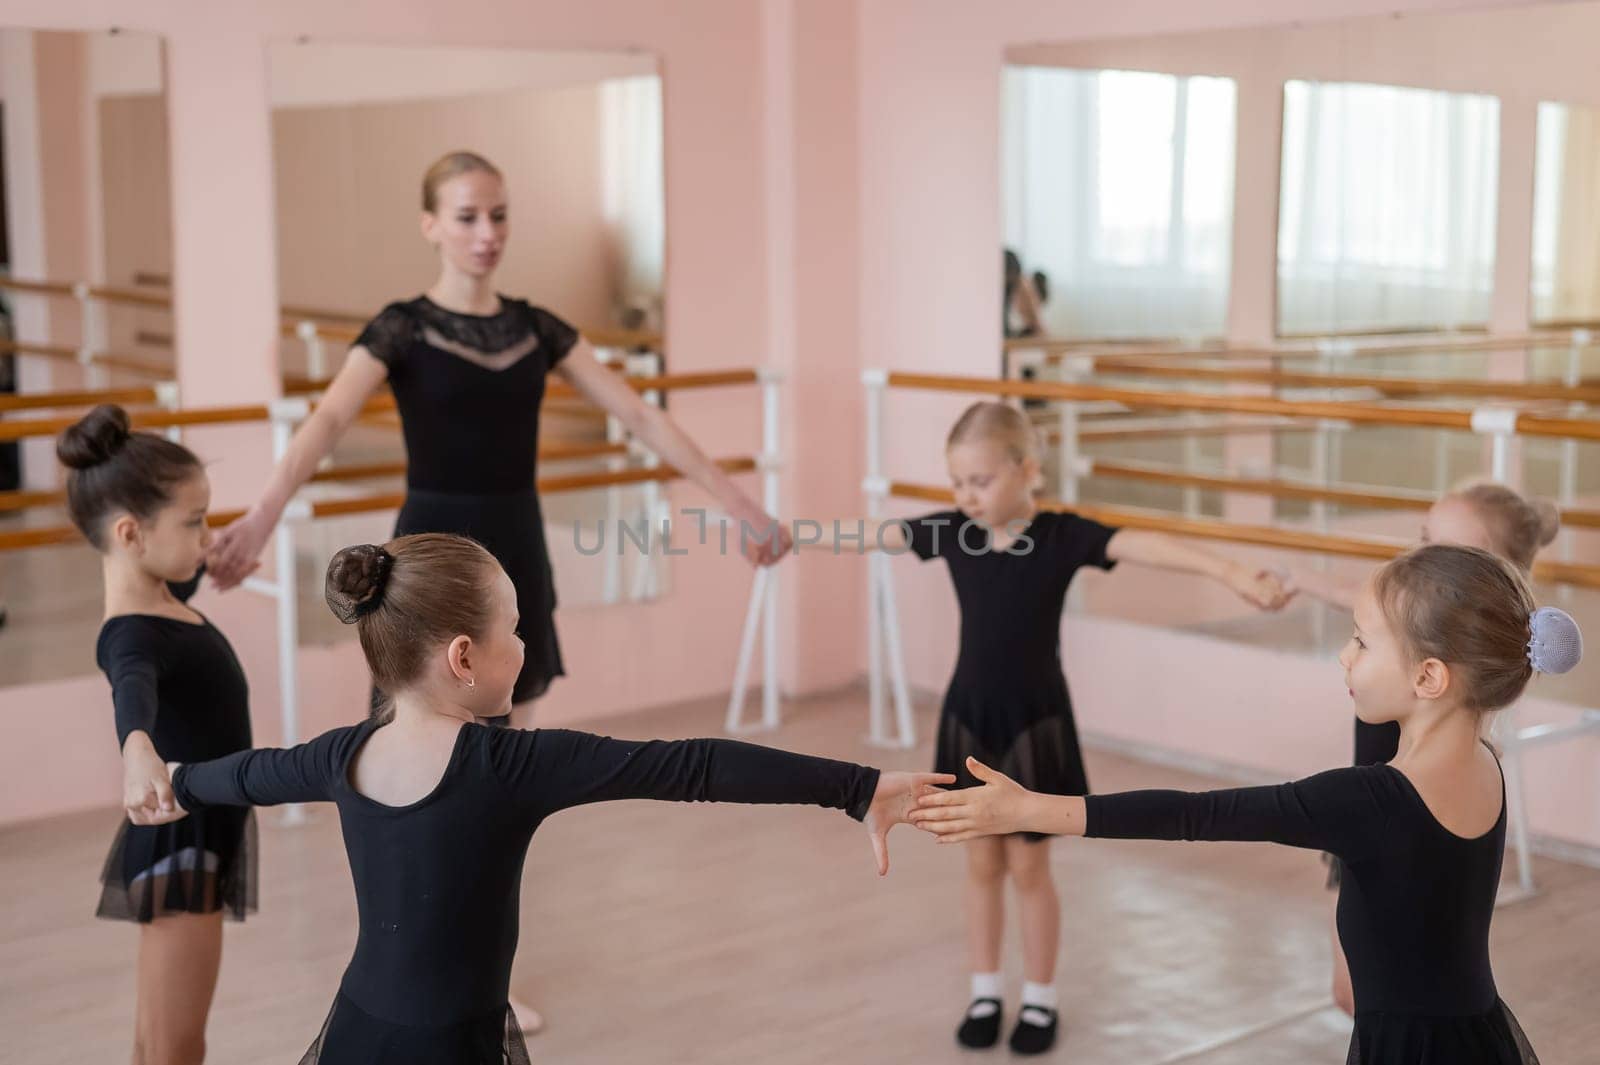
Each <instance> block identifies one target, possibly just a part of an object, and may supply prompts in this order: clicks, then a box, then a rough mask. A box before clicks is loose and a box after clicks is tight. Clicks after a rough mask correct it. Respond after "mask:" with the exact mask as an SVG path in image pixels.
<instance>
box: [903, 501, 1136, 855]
mask: <svg viewBox="0 0 1600 1065" xmlns="http://www.w3.org/2000/svg"><path fill="white" fill-rule="evenodd" d="M909 524H910V537H909V541H910V545H911V550H912V551H913V552H914V553H915V554H916V555H917V557H918V558H921V559H923V560H927V559H933V558H941V559H943V560H944V561H945V563H946V564H947V565H948V566H949V569H950V579H951V581H952V582H953V583H954V584H955V590H956V600H957V602H958V603H959V605H960V609H961V643H960V652H959V654H958V655H957V658H956V665H955V671H954V673H953V675H952V676H951V678H950V684H949V686H948V687H947V688H946V689H945V695H944V704H943V709H942V712H941V713H940V716H939V736H938V740H937V742H936V744H935V749H934V772H937V773H954V774H955V775H956V777H957V778H958V781H959V783H958V786H961V787H968V786H971V785H973V784H975V783H977V782H976V780H975V779H974V778H973V777H972V775H971V774H970V773H969V772H968V771H967V768H966V759H967V756H968V755H971V756H973V757H976V758H977V759H978V760H979V761H981V762H983V763H985V764H986V765H989V766H992V767H993V768H995V769H998V770H1000V771H1001V772H1003V773H1005V774H1006V775H1007V776H1010V777H1011V778H1012V779H1014V780H1017V781H1018V782H1020V783H1022V784H1023V786H1024V787H1027V788H1029V789H1031V790H1033V791H1041V792H1047V793H1050V794H1055V795H1084V794H1087V793H1088V791H1089V779H1088V774H1087V773H1086V772H1085V770H1084V765H1083V754H1082V751H1081V750H1080V748H1079V744H1078V729H1077V725H1076V724H1075V723H1074V721H1073V717H1072V700H1071V698H1070V697H1069V695H1068V693H1067V681H1066V677H1065V676H1063V675H1062V672H1061V611H1062V609H1063V607H1064V606H1065V604H1066V596H1067V586H1068V585H1069V584H1070V583H1071V581H1072V576H1073V574H1075V573H1076V572H1077V571H1078V570H1079V569H1080V568H1082V567H1084V566H1094V567H1096V568H1099V569H1110V568H1111V567H1112V566H1113V565H1114V563H1113V562H1112V561H1111V559H1109V558H1107V557H1106V545H1107V544H1109V543H1110V542H1111V538H1112V536H1114V535H1115V534H1116V532H1117V530H1116V529H1114V528H1112V527H1110V526H1107V525H1101V524H1100V523H1099V522H1095V521H1090V520H1089V519H1087V518H1081V517H1078V516H1077V515H1075V514H1061V513H1053V512H1040V513H1039V514H1037V515H1036V516H1035V517H1034V518H1033V520H1032V521H1031V522H1030V523H1029V524H1028V526H1027V527H1026V529H1024V530H1023V532H1022V534H1021V535H1020V536H1018V537H1017V539H1016V540H1015V542H1013V543H1012V544H1010V545H1009V546H1008V547H1007V548H1006V549H1004V550H992V549H990V548H989V546H988V534H987V532H986V531H985V530H984V528H983V527H982V526H980V525H978V524H976V523H974V522H970V521H969V520H968V518H967V517H966V515H964V514H963V513H962V512H960V511H958V510H950V511H941V512H939V513H936V514H928V515H924V516H922V517H920V518H914V519H911V520H910V522H909ZM1029 836H1030V838H1042V837H1037V836H1033V835H1032V834H1029Z"/></svg>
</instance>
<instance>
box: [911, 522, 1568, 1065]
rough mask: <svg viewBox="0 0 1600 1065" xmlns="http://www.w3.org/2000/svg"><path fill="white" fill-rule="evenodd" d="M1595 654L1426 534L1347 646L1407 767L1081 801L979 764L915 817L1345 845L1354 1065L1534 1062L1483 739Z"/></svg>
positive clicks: (1389, 575)
mask: <svg viewBox="0 0 1600 1065" xmlns="http://www.w3.org/2000/svg"><path fill="white" fill-rule="evenodd" d="M1581 655H1582V640H1581V638H1580V636H1579V633H1578V628H1577V625H1576V624H1575V623H1574V622H1573V620H1572V619H1571V618H1570V617H1568V616H1567V615H1566V614H1564V613H1563V612H1561V611H1560V610H1556V609H1553V608H1550V607H1544V608H1537V606H1536V604H1535V603H1534V601H1533V594H1532V592H1531V591H1529V589H1528V585H1527V581H1526V580H1525V579H1524V578H1523V576H1522V574H1521V573H1520V572H1518V571H1517V569H1516V568H1515V567H1513V566H1511V565H1510V564H1508V563H1507V562H1505V561H1504V560H1503V559H1501V558H1499V557H1498V556H1496V555H1493V554H1491V553H1489V552H1488V551H1484V550H1482V549H1480V548H1475V547H1461V546H1456V545H1446V544H1434V545H1428V546H1424V547H1419V548H1416V549H1414V550H1413V551H1411V552H1409V553H1408V554H1406V555H1403V556H1401V557H1400V558H1398V559H1395V560H1394V561H1392V562H1390V563H1388V564H1387V565H1385V566H1384V567H1383V568H1382V569H1380V570H1379V571H1378V572H1377V574H1376V575H1375V576H1374V578H1373V579H1372V580H1371V581H1370V582H1369V583H1368V584H1367V586H1366V587H1365V588H1364V590H1363V591H1362V593H1361V596H1360V597H1359V599H1358V600H1357V602H1356V604H1355V633H1354V635H1352V636H1351V638H1350V642H1349V643H1348V644H1346V646H1345V649H1344V651H1343V653H1342V654H1341V655H1340V656H1339V662H1340V665H1341V666H1343V668H1344V673H1345V682H1346V684H1347V686H1348V687H1349V689H1350V695H1351V697H1352V699H1353V700H1354V701H1355V708H1356V713H1357V714H1359V715H1360V716H1361V718H1362V720H1364V721H1372V722H1383V721H1393V722H1396V723H1398V724H1399V726H1400V732H1401V745H1400V747H1401V749H1400V754H1399V756H1398V757H1397V758H1396V759H1395V760H1394V761H1393V762H1391V763H1389V764H1387V765H1376V766H1352V767H1349V768H1345V769H1335V770H1330V771H1328V772H1325V773H1319V774H1317V775H1316V776H1313V777H1308V778H1307V779H1305V780H1300V781H1296V782H1294V783H1290V784H1282V785H1278V786H1275V787H1262V788H1235V789H1228V790H1223V791H1211V792H1199V793H1189V792H1179V791H1135V792H1127V793H1124V794H1120V795H1091V796H1089V797H1087V798H1076V797H1067V796H1057V795H1039V794H1035V793H1034V792H1032V791H1029V790H1026V789H1024V788H1023V787H1021V786H1020V785H1019V784H1017V783H1016V782H1014V781H1013V780H1011V779H1010V778H1008V777H1007V776H1005V775H1004V774H1001V773H998V772H996V771H994V770H992V769H990V768H989V767H988V766H985V765H982V764H981V763H978V762H976V761H974V763H973V764H972V767H971V768H972V772H973V773H974V774H975V775H977V776H978V777H979V778H980V779H982V780H983V781H984V785H983V786H982V787H981V788H975V789H971V790H967V791H952V792H946V793H942V794H930V795H927V796H924V797H923V798H921V799H920V800H919V802H918V810H917V811H916V813H914V814H913V815H912V818H913V820H914V821H915V822H916V823H917V824H918V826H919V827H921V828H924V829H926V830H928V831H930V832H933V833H935V834H937V835H938V836H939V837H940V840H939V841H940V842H941V843H946V842H949V843H954V842H960V841H962V840H971V839H977V838H979V837H982V836H987V835H991V834H996V833H1007V832H1020V831H1030V832H1053V833H1059V834H1062V835H1080V836H1097V837H1104V838H1118V839H1170V840H1176V839H1185V840H1258V841H1269V842H1274V843H1283V844H1287V845H1289V846H1293V847H1307V848H1317V849H1321V850H1326V851H1331V852H1332V853H1334V854H1336V855H1338V856H1339V859H1340V861H1341V862H1342V863H1343V864H1344V879H1343V883H1342V886H1341V887H1340V891H1339V931H1340V934H1341V936H1342V939H1343V942H1344V944H1345V950H1346V953H1347V954H1348V956H1349V960H1350V973H1351V977H1352V980H1353V983H1354V988H1355V1005H1356V1010H1355V1030H1354V1034H1353V1035H1352V1037H1351V1043H1350V1052H1349V1061H1350V1063H1351V1065H1537V1061H1538V1058H1537V1057H1536V1056H1535V1055H1534V1052H1533V1050H1532V1048H1531V1047H1530V1046H1529V1045H1528V1041H1527V1038H1526V1037H1525V1036H1524V1035H1523V1033H1522V1030H1521V1028H1520V1027H1519V1026H1518V1024H1517V1021H1516V1018H1514V1017H1513V1016H1512V1014H1511V1011H1510V1010H1509V1009H1507V1008H1506V1006H1505V1004H1504V1003H1503V1002H1501V1001H1500V998H1499V995H1498V993H1497V991H1496V990H1495V983H1494V976H1493V974H1492V972H1491V970H1490V965H1489V922H1490V918H1491V917H1492V916H1493V914H1494V900H1495V894H1496V892H1497V890H1498V888H1499V885H1500V863H1501V860H1502V858H1503V857H1504V852H1505V831H1506V814H1505V783H1504V780H1503V778H1502V776H1501V773H1500V768H1499V764H1498V760H1497V759H1496V757H1495V754H1494V752H1493V750H1492V749H1491V748H1490V747H1489V746H1488V745H1487V744H1486V743H1485V742H1484V741H1483V735H1484V732H1485V717H1486V715H1488V714H1489V713H1491V712H1492V711H1495V710H1498V709H1501V708H1502V707H1505V706H1508V705H1510V704H1511V703H1512V702H1514V701H1515V700H1516V699H1517V698H1518V697H1519V696H1520V695H1521V694H1522V691H1523V689H1524V688H1525V687H1526V686H1527V683H1528V681H1529V679H1530V678H1531V677H1532V676H1533V674H1534V673H1535V672H1541V673H1564V672H1566V671H1567V670H1569V669H1571V668H1572V667H1573V666H1575V665H1576V664H1577V663H1578V660H1579V658H1580V657H1581Z"/></svg>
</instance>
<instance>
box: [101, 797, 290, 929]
mask: <svg viewBox="0 0 1600 1065" xmlns="http://www.w3.org/2000/svg"><path fill="white" fill-rule="evenodd" d="M258 850H259V846H258V844H257V841H256V815H255V811H254V810H252V809H250V808H248V807H242V806H214V807H206V808H205V809H202V810H198V811H196V812H195V813H192V814H190V815H189V816H188V817H185V818H183V819H181V820H178V821H174V822H172V823H171V824H166V825H135V824H133V823H132V822H130V821H127V820H124V821H123V822H122V827H121V828H120V829H119V830H118V831H117V836H116V839H115V840H114V841H113V842H112V844H111V853H110V854H109V855H108V856H107V857H106V864H105V868H104V869H103V870H102V871H101V874H100V884H101V890H100V906H99V909H97V910H96V911H95V915H96V916H98V917H106V918H110V919H112V920H119V921H138V922H140V923H146V922H149V921H153V920H155V919H156V918H158V917H163V916H166V915H169V914H176V913H215V912H217V911H218V910H220V911H222V912H223V913H224V914H225V915H227V916H228V917H230V918H232V919H233V920H235V921H242V920H244V917H245V914H246V913H250V912H252V911H254V910H255V909H256V898H257V879H256V877H257V872H256V861H257V858H256V856H257V853H258Z"/></svg>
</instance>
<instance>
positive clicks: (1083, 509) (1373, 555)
mask: <svg viewBox="0 0 1600 1065" xmlns="http://www.w3.org/2000/svg"><path fill="white" fill-rule="evenodd" d="M889 494H890V495H891V496H894V497H896V498H899V499H920V500H924V501H927V502H931V503H945V504H950V503H953V502H954V501H955V495H954V493H952V492H951V491H950V490H949V489H948V488H939V487H937V486H935V485H929V484H915V483H912V482H906V481H891V482H890V483H889ZM1039 507H1040V509H1041V510H1056V511H1071V512H1072V513H1074V514H1081V515H1083V516H1084V517H1086V518H1091V519H1093V520H1095V521H1099V522H1104V523H1105V524H1107V525H1115V526H1118V527H1119V528H1125V529H1149V530H1151V531H1153V532H1167V533H1176V534H1178V535H1181V536H1196V537H1200V538H1203V539H1207V540H1219V541H1223V542H1226V543H1235V544H1250V545H1252V546H1255V547H1277V548H1283V549H1285V550H1289V551H1317V552H1321V553H1323V554H1330V555H1348V556H1351V557H1354V558H1370V559H1375V560H1377V561H1385V560H1387V559H1391V558H1393V557H1395V556H1396V555H1399V554H1403V553H1404V552H1405V551H1406V550H1408V549H1409V548H1410V547H1411V545H1410V544H1407V543H1400V542H1398V541H1394V540H1377V539H1370V538H1366V537H1356V536H1336V535H1333V534H1331V533H1316V532H1302V531H1300V530H1298V529H1280V528H1277V527H1274V526H1270V525H1238V524H1234V523H1232V522H1226V521H1218V520H1216V519H1213V518H1182V517H1177V516H1174V515H1169V514H1156V513H1152V512H1150V511H1141V510H1129V509H1127V508H1123V507H1106V506H1100V505H1096V504H1087V503H1085V504H1075V505H1072V506H1068V505H1066V504H1065V503H1060V502H1057V501H1055V500H1040V501H1039ZM1533 575H1534V577H1536V578H1538V579H1540V580H1547V581H1554V582H1557V583H1560V584H1573V585H1577V586H1579V587H1583V588H1600V566H1587V565H1579V564H1577V563H1571V562H1538V563H1535V564H1534V567H1533Z"/></svg>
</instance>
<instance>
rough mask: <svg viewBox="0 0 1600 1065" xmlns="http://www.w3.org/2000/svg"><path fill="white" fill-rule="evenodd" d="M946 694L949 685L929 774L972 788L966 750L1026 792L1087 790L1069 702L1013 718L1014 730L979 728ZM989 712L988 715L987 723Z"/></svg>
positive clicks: (1029, 836)
mask: <svg viewBox="0 0 1600 1065" xmlns="http://www.w3.org/2000/svg"><path fill="white" fill-rule="evenodd" d="M952 697H957V698H959V693H958V692H957V691H956V690H955V689H952V690H951V692H950V693H949V694H948V695H947V696H946V698H945V712H944V713H943V714H942V715H940V718H939V736H938V739H937V740H936V741H935V742H934V760H933V771H934V772H935V773H951V774H954V775H955V778H956V782H955V784H954V785H952V787H956V788H972V787H977V786H978V785H979V784H981V783H982V782H981V781H980V780H978V778H977V777H974V776H973V775H972V774H971V773H970V772H968V770H967V757H968V756H969V755H970V756H971V757H973V758H976V759H977V760H978V761H980V762H982V763H983V764H984V765H986V766H988V767H989V768H991V769H998V770H999V771H1000V772H1002V773H1004V774H1005V775H1006V776H1008V777H1010V778H1011V779H1012V780H1015V781H1016V782H1017V783H1018V784H1021V785H1022V786H1023V787H1025V788H1027V789H1028V790H1029V791H1037V792H1041V793H1043V794H1046V795H1087V794H1089V775H1088V772H1087V771H1086V770H1085V769H1084V765H1083V751H1082V750H1081V748H1080V747H1079V745H1078V729H1077V726H1076V725H1075V724H1074V723H1073V719H1072V709H1071V707H1070V705H1055V706H1051V707H1049V708H1047V709H1046V710H1045V711H1044V712H1043V713H1034V714H1030V716H1032V718H1033V719H1032V720H1031V721H1029V722H1028V723H1027V724H1021V723H1020V722H1019V723H1018V725H1017V727H1016V728H1015V730H1013V729H1012V728H1009V727H1001V728H998V729H996V728H992V727H991V728H988V729H983V728H979V727H976V726H973V725H970V724H968V720H969V719H968V717H967V716H966V715H965V714H959V713H957V712H955V707H953V706H952V705H951V701H952ZM1013 709H1015V708H1013ZM1034 710H1035V711H1037V710H1038V708H1034ZM1024 712H1026V711H1024ZM994 716H995V715H993V714H991V715H990V718H991V722H992V719H993V717H994ZM1015 835H1017V836H1020V837H1021V838H1023V839H1026V840H1028V841H1029V842H1030V843H1037V842H1039V841H1041V840H1045V839H1048V838H1049V837H1048V836H1047V835H1044V834H1042V833H1039V832H1018V833H1015Z"/></svg>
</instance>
